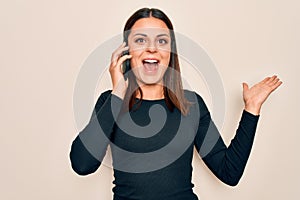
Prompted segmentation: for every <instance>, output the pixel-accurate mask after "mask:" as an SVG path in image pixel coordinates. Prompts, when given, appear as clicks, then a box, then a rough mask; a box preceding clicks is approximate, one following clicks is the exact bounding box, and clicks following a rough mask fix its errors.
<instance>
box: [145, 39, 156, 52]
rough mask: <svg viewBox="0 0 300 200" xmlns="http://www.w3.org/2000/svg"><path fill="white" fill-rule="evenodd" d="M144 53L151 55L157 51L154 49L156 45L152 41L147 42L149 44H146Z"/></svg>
mask: <svg viewBox="0 0 300 200" xmlns="http://www.w3.org/2000/svg"><path fill="white" fill-rule="evenodd" d="M146 51H148V52H151V53H153V52H156V51H157V47H156V44H155V42H154V41H153V42H152V41H151V42H149V43H148V44H147V46H146Z"/></svg>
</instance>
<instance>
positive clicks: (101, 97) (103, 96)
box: [95, 90, 112, 108]
mask: <svg viewBox="0 0 300 200" xmlns="http://www.w3.org/2000/svg"><path fill="white" fill-rule="evenodd" d="M111 92H112V90H105V91H103V92H102V93H101V94H100V95H99V97H98V99H97V102H96V105H95V106H96V108H97V107H101V105H102V104H103V103H104V102H105V101H106V99H107V98H109V96H110V95H111Z"/></svg>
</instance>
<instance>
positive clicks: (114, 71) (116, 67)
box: [109, 42, 131, 98]
mask: <svg viewBox="0 0 300 200" xmlns="http://www.w3.org/2000/svg"><path fill="white" fill-rule="evenodd" d="M130 58H131V55H129V52H128V46H126V43H125V42H124V43H123V44H122V45H121V46H119V47H118V48H117V49H116V50H115V51H114V52H113V54H112V57H111V64H110V67H109V72H110V76H111V80H112V86H113V88H112V90H113V91H112V93H113V94H115V95H117V96H119V97H120V98H123V97H124V95H125V92H126V90H127V87H128V83H127V82H128V81H126V80H127V78H128V76H127V75H128V73H127V72H128V71H129V70H130V60H129V59H130Z"/></svg>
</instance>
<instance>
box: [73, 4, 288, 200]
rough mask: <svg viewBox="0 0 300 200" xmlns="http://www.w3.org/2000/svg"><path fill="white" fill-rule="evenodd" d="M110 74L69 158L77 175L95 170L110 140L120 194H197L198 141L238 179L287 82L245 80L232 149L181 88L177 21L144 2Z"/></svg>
mask: <svg viewBox="0 0 300 200" xmlns="http://www.w3.org/2000/svg"><path fill="white" fill-rule="evenodd" d="M124 66H125V68H126V69H125V73H124ZM109 72H110V75H111V80H112V90H109V91H105V92H103V93H102V94H101V95H100V97H99V99H98V101H97V103H96V106H95V108H94V112H93V115H92V117H91V120H90V122H89V123H88V124H87V126H86V127H85V128H84V129H83V130H82V131H81V132H80V133H79V135H78V136H77V137H76V138H75V140H74V141H73V143H72V147H71V152H70V159H71V163H72V168H73V169H74V171H75V172H77V173H78V174H80V175H87V174H90V173H93V172H95V171H96V170H97V169H98V167H99V166H100V165H101V162H102V159H103V157H104V155H105V153H106V149H107V146H108V145H110V147H111V150H112V158H113V168H114V177H115V180H114V184H115V187H114V188H113V192H114V200H133V199H135V200H136V199H141V200H148V199H155V200H158V199H163V200H168V199H170V200H179V199H180V200H182V199H184V200H194V199H198V198H197V196H196V195H195V194H194V193H193V190H192V188H193V184H192V182H191V176H192V166H191V162H192V157H193V148H194V147H195V148H196V149H197V151H198V153H199V154H200V155H201V157H202V159H203V161H204V163H205V164H206V165H207V166H208V167H209V169H210V170H211V171H212V172H213V173H214V174H215V175H216V177H218V178H219V179H220V180H221V181H223V182H224V183H226V184H228V185H236V184H237V183H238V182H239V180H240V178H241V176H242V174H243V171H244V168H245V165H246V162H247V160H248V157H249V154H250V150H251V147H252V144H253V139H254V135H255V130H256V126H257V121H258V118H259V114H260V110H261V106H262V104H263V102H264V101H265V100H266V99H267V98H268V96H269V95H270V94H271V93H272V92H273V91H274V90H275V89H276V88H278V87H279V86H280V85H281V83H282V82H281V81H279V79H278V78H277V77H276V76H273V77H267V78H265V79H264V80H263V81H261V82H259V83H257V84H256V85H254V86H253V87H251V88H249V87H248V85H247V84H245V83H244V84H243V97H244V103H245V107H244V110H243V112H242V116H241V120H240V123H239V126H238V128H237V131H236V135H235V137H234V139H233V140H232V141H231V144H230V145H229V146H228V147H227V146H226V145H225V144H224V142H223V140H222V137H220V134H219V132H218V130H217V128H216V126H215V125H214V123H213V121H212V119H211V117H210V113H209V111H208V109H207V107H206V105H205V103H204V101H203V99H202V98H201V97H200V96H199V95H198V94H197V93H195V92H193V91H188V90H184V89H183V88H182V84H181V77H180V68H179V62H178V56H177V49H176V41H175V36H174V32H173V26H172V23H171V21H170V20H169V19H168V17H167V16H166V15H165V14H164V13H163V12H162V11H160V10H158V9H148V8H143V9H140V10H138V11H136V12H135V13H134V14H133V15H132V16H131V17H130V18H129V19H128V21H127V23H126V25H125V28H124V43H123V44H122V45H121V46H120V47H119V48H118V49H117V50H116V51H115V52H114V53H113V54H112V59H111V65H110V68H109Z"/></svg>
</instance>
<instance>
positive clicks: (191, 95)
mask: <svg viewBox="0 0 300 200" xmlns="http://www.w3.org/2000/svg"><path fill="white" fill-rule="evenodd" d="M184 96H185V98H187V100H188V101H191V102H195V101H197V102H203V103H204V100H203V98H202V97H201V95H200V94H198V93H197V92H195V91H192V90H187V89H184Z"/></svg>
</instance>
